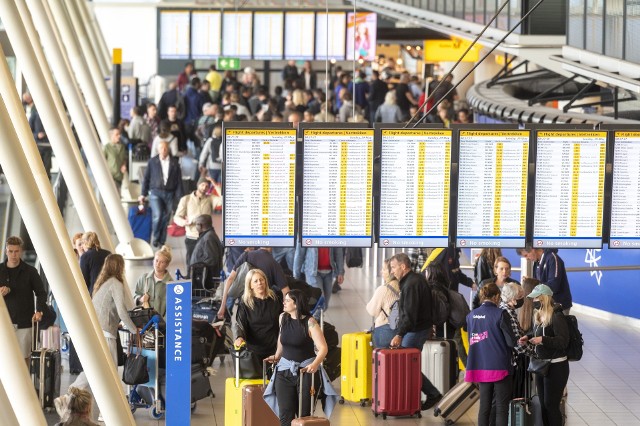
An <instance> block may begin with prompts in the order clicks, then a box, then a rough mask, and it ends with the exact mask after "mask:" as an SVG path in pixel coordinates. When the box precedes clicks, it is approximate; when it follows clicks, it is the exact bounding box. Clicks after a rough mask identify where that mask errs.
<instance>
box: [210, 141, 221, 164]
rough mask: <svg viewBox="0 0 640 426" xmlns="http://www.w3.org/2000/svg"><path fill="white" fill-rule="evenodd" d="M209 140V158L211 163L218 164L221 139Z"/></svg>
mask: <svg viewBox="0 0 640 426" xmlns="http://www.w3.org/2000/svg"><path fill="white" fill-rule="evenodd" d="M210 139H211V147H210V150H209V156H210V157H211V161H212V162H214V163H220V162H221V161H220V160H219V158H220V146H222V138H214V137H212V138H210Z"/></svg>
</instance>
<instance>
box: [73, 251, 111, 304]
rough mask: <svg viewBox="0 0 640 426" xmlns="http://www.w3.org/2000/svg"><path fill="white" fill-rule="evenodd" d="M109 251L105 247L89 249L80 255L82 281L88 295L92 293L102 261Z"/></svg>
mask: <svg viewBox="0 0 640 426" xmlns="http://www.w3.org/2000/svg"><path fill="white" fill-rule="evenodd" d="M110 254H111V252H110V251H109V250H105V249H89V250H87V251H86V252H85V253H84V254H83V255H82V256H80V270H81V271H82V276H83V277H84V282H85V284H86V285H87V290H89V295H92V294H93V285H94V284H95V283H96V280H97V279H98V275H100V271H102V266H103V265H104V261H105V259H106V258H107V256H109V255H110Z"/></svg>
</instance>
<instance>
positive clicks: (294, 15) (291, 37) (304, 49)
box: [284, 12, 316, 60]
mask: <svg viewBox="0 0 640 426" xmlns="http://www.w3.org/2000/svg"><path fill="white" fill-rule="evenodd" d="M315 24H316V17H315V14H314V13H313V12H287V13H286V15H285V18H284V28H285V30H284V31H285V37H286V39H285V43H284V56H285V59H295V60H312V59H313V47H314V45H315V43H314V35H315Z"/></svg>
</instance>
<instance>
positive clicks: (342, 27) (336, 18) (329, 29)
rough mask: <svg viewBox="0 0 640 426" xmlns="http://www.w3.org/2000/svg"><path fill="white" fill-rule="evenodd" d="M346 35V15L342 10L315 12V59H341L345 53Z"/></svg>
mask: <svg viewBox="0 0 640 426" xmlns="http://www.w3.org/2000/svg"><path fill="white" fill-rule="evenodd" d="M327 16H328V20H327ZM346 37H347V15H346V14H345V13H344V12H329V15H327V14H326V13H323V12H318V13H317V14H316V60H319V61H320V60H322V61H324V60H325V59H327V58H328V59H335V60H336V61H343V60H344V59H345V55H346V52H345V48H346V44H345V41H346ZM327 46H328V47H327Z"/></svg>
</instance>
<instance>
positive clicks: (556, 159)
mask: <svg viewBox="0 0 640 426" xmlns="http://www.w3.org/2000/svg"><path fill="white" fill-rule="evenodd" d="M536 140H537V155H536V184H535V209H534V225H533V245H534V247H537V248H547V247H549V248H600V247H602V220H603V209H604V179H605V166H606V149H607V132H604V131H568V130H567V131H542V130H539V131H537V134H536Z"/></svg>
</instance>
